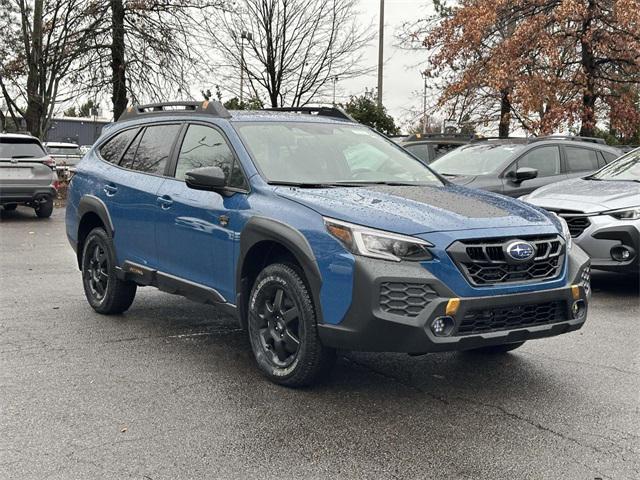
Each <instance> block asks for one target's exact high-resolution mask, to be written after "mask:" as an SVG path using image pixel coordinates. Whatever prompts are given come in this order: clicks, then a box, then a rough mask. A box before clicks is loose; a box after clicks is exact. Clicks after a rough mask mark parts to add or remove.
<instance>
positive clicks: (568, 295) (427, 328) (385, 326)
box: [318, 248, 590, 354]
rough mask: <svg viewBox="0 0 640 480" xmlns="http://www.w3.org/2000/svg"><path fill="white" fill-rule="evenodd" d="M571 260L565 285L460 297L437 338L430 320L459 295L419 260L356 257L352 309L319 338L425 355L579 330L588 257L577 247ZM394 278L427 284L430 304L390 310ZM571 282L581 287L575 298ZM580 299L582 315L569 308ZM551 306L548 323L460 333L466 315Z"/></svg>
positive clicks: (336, 344) (585, 300) (369, 348)
mask: <svg viewBox="0 0 640 480" xmlns="http://www.w3.org/2000/svg"><path fill="white" fill-rule="evenodd" d="M567 261H568V272H567V275H568V276H567V278H568V282H567V284H566V285H565V286H564V287H561V288H554V289H549V290H538V291H529V292H525V293H517V294H509V295H493V296H489V295H487V296H482V297H461V298H460V306H459V308H458V310H457V311H456V313H455V314H454V315H452V316H451V318H452V319H453V322H454V323H455V325H454V327H453V329H452V333H451V335H449V336H436V335H435V334H434V333H433V332H432V330H431V325H432V322H433V321H434V320H435V319H436V318H438V317H443V316H445V315H446V308H447V303H448V302H449V300H450V299H451V298H456V297H457V295H456V294H455V293H454V292H452V291H451V290H450V289H449V288H448V287H447V286H446V285H445V284H444V283H442V282H441V281H440V280H438V279H437V278H436V277H435V276H433V275H432V274H430V273H429V272H428V271H427V270H426V269H424V268H423V267H422V266H420V265H419V264H411V263H409V262H402V263H397V264H392V263H390V262H384V261H376V260H372V259H367V258H362V257H358V258H357V260H356V265H355V276H354V290H353V301H352V304H351V307H350V309H349V311H348V312H347V314H346V316H345V318H344V320H343V321H342V322H341V323H340V324H338V325H329V324H319V325H318V331H319V334H320V339H321V341H322V342H323V344H324V345H326V346H329V347H333V348H340V349H345V350H359V351H378V352H404V353H412V354H421V353H429V352H443V351H455V350H469V349H474V348H479V347H486V346H492V345H501V344H505V343H515V342H522V341H525V340H531V339H535V338H542V337H551V336H555V335H559V334H561V333H566V332H570V331H573V330H577V329H579V328H580V327H582V325H583V324H584V322H585V320H586V317H587V313H586V310H587V307H588V301H589V297H590V288H589V285H588V270H589V258H588V257H587V255H586V254H585V253H584V252H583V251H582V250H581V249H580V248H574V249H572V251H571V253H570V254H569V255H568V257H567ZM585 279H586V281H585ZM394 282H395V283H405V284H407V283H409V284H412V285H414V284H421V285H423V286H424V292H426V295H427V296H428V302H426V304H424V305H420V307H418V308H421V310H420V311H419V312H417V310H412V309H411V308H408V309H407V311H411V310H412V312H411V313H410V314H407V312H406V311H405V312H404V313H394V312H390V311H389V309H388V308H384V307H383V305H382V304H381V301H380V300H381V293H380V292H381V288H383V286H384V285H387V284H389V283H394ZM571 285H578V288H577V291H578V292H579V295H578V298H577V299H576V298H575V297H574V293H575V292H574V289H572V288H571ZM576 300H581V301H582V303H583V305H584V312H583V314H582V315H581V316H580V317H579V318H574V315H573V314H572V312H571V306H572V305H573V303H574V302H575V301H576ZM409 303H411V301H409ZM547 304H549V305H551V304H553V305H554V306H555V307H554V308H557V309H558V310H556V313H557V314H556V315H555V316H554V318H553V319H550V320H549V321H548V322H544V323H540V322H537V323H536V322H533V323H535V324H526V326H522V327H515V328H510V327H504V328H503V329H488V330H487V331H482V332H480V333H474V332H473V331H472V332H471V333H470V332H469V331H466V332H462V329H463V328H464V327H463V325H464V324H466V323H465V322H468V318H470V316H472V315H476V312H479V311H482V312H485V311H489V312H491V311H501V312H503V311H505V310H510V311H516V312H518V311H521V310H524V309H527V308H529V307H530V306H532V305H547ZM514 309H515V310H514ZM491 315H493V314H491Z"/></svg>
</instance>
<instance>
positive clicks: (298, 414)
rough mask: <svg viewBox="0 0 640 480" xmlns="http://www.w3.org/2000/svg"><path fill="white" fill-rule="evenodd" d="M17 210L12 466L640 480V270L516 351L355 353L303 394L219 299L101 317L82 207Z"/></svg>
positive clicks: (6, 444)
mask: <svg viewBox="0 0 640 480" xmlns="http://www.w3.org/2000/svg"><path fill="white" fill-rule="evenodd" d="M0 215H1V218H0V478H2V479H31V478H33V479H98V478H100V479H110V478H114V479H128V478H135V479H152V480H158V479H212V478H225V479H228V478H242V479H250V478H307V479H311V478H370V479H383V478H384V479H386V478H390V479H395V478H398V479H404V478H438V479H441V478H455V479H479V478H486V479H499V478H505V479H521V478H531V479H596V478H602V479H605V478H611V479H627V478H628V479H637V478H640V336H639V335H638V330H639V327H640V301H639V293H638V288H639V287H638V281H637V279H635V278H630V277H617V276H615V275H609V274H599V275H596V276H595V277H594V281H593V287H594V296H593V300H592V304H591V308H590V313H589V319H588V320H587V324H586V325H585V327H584V328H583V329H582V330H579V331H577V332H574V333H570V334H567V335H563V336H560V337H556V338H552V339H545V340H536V341H532V342H529V343H527V344H526V345H525V346H523V347H522V348H520V349H518V350H515V351H514V352H513V353H511V354H507V355H504V356H501V357H493V358H492V357H484V356H479V355H472V354H468V353H467V354H463V353H451V354H438V355H428V356H421V357H409V356H407V355H401V354H366V353H349V352H344V353H341V354H340V356H339V360H338V363H337V365H336V368H335V370H334V373H333V376H332V377H331V379H330V380H329V381H328V382H327V383H325V384H323V385H320V386H318V387H316V388H312V389H305V390H290V389H286V388H282V387H278V386H276V385H273V384H271V383H269V382H267V381H266V380H264V379H263V378H262V377H261V376H260V374H259V373H258V370H257V368H256V367H255V366H254V364H253V359H252V357H251V353H250V349H249V346H248V341H247V340H246V338H245V334H244V332H242V331H241V330H240V329H239V328H238V327H237V324H236V323H235V322H234V320H232V319H231V318H229V317H226V316H223V315H222V314H221V313H220V312H218V311H217V310H216V309H215V308H213V307H210V306H204V305H198V304H195V303H192V302H190V301H188V300H185V299H182V298H180V297H176V296H172V295H168V294H165V293H161V292H159V291H156V290H154V289H151V288H141V289H139V290H138V295H137V297H136V300H135V302H134V304H133V306H132V308H131V309H130V310H129V311H128V312H127V313H126V314H124V315H121V316H113V317H105V316H100V315H98V314H96V313H95V312H94V311H93V310H92V309H91V308H90V307H89V305H88V304H87V302H86V301H85V299H84V294H83V291H82V283H81V279H80V274H79V272H78V269H77V265H76V263H75V257H74V253H73V251H72V250H71V247H70V246H69V245H68V243H67V240H66V237H65V233H64V210H62V209H57V210H55V211H54V214H53V217H52V218H51V219H49V220H39V219H37V218H36V217H35V215H34V214H33V210H31V209H25V208H19V209H18V210H17V211H16V212H4V211H2V212H0Z"/></svg>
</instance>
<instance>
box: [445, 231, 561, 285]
mask: <svg viewBox="0 0 640 480" xmlns="http://www.w3.org/2000/svg"><path fill="white" fill-rule="evenodd" d="M516 240H524V241H527V242H529V243H530V244H531V245H532V246H533V248H534V250H535V254H534V256H533V258H532V259H531V260H529V261H526V262H519V261H516V260H514V259H511V258H508V257H507V255H506V254H505V252H506V247H507V246H508V245H509V244H510V243H512V242H514V241H516ZM448 252H449V255H450V256H451V258H452V259H453V260H454V262H455V263H456V265H457V266H458V268H459V269H460V270H461V271H462V273H464V275H465V276H466V277H467V279H468V280H469V282H470V283H471V284H472V285H475V286H488V285H495V284H500V283H517V282H520V283H526V282H534V281H541V280H549V279H552V278H556V277H557V276H558V275H559V274H560V272H561V271H562V265H563V262H564V241H563V240H562V237H560V236H558V235H553V236H546V237H529V238H527V237H522V238H518V239H516V238H508V239H504V238H498V239H483V240H465V241H458V242H455V243H454V244H453V245H451V247H449V249H448Z"/></svg>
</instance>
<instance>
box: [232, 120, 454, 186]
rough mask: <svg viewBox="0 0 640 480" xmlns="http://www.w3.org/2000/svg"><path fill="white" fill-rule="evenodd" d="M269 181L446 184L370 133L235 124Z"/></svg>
mask: <svg viewBox="0 0 640 480" xmlns="http://www.w3.org/2000/svg"><path fill="white" fill-rule="evenodd" d="M235 126H236V129H237V131H238V132H239V134H240V136H241V137H242V139H243V141H244V143H245V145H246V146H247V148H248V150H249V152H250V154H251V156H252V157H253V159H254V161H255V162H256V164H257V166H258V168H259V169H260V171H261V172H262V173H263V175H264V176H265V177H266V179H267V181H270V182H291V183H303V184H304V183H310V184H316V183H342V182H344V183H369V182H372V183H373V182H400V183H415V184H425V183H426V184H438V185H441V184H442V182H441V181H440V180H439V179H438V177H437V176H436V175H434V174H433V172H431V171H430V170H429V169H428V168H427V167H425V166H424V165H422V164H421V163H420V162H419V161H418V160H416V159H415V158H413V157H412V156H411V155H409V154H408V153H406V152H405V151H404V150H402V149H401V148H400V147H398V146H396V145H395V144H393V143H392V142H390V141H387V140H385V139H384V138H383V137H382V136H380V135H378V134H376V133H374V132H372V131H371V130H369V129H368V128H365V127H362V126H356V125H339V124H327V123H311V122H281V123H275V122H273V123H271V122H260V123H256V122H251V123H249V122H247V123H242V122H239V123H236V124H235Z"/></svg>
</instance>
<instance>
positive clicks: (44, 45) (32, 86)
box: [0, 0, 93, 137]
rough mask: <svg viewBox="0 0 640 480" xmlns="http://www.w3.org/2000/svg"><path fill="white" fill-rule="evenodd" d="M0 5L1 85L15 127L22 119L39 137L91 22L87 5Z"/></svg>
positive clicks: (47, 0)
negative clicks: (0, 33) (0, 32)
mask: <svg viewBox="0 0 640 480" xmlns="http://www.w3.org/2000/svg"><path fill="white" fill-rule="evenodd" d="M0 7H1V12H2V13H1V14H0V31H2V32H3V33H2V35H1V36H0V58H1V60H0V90H1V92H2V96H3V98H4V101H5V104H6V107H7V111H8V114H9V116H10V117H11V118H12V120H13V122H14V123H15V125H16V127H19V124H20V118H24V120H25V122H26V126H27V130H29V131H30V132H31V133H32V134H33V135H36V136H38V137H42V136H43V135H44V133H45V132H46V131H47V129H48V124H49V121H50V119H51V116H52V115H53V112H54V108H55V107H56V105H57V104H58V103H59V101H60V95H61V91H60V89H61V82H62V81H63V79H64V78H65V77H67V76H68V75H69V74H70V72H71V71H72V70H73V65H74V61H75V60H76V59H77V58H78V56H79V55H80V53H81V52H83V51H85V49H86V42H87V40H88V38H89V36H90V32H92V27H93V26H92V24H91V21H90V17H89V16H88V15H87V11H88V10H87V9H88V8H89V5H88V4H87V2H85V1H82V0H67V1H65V2H60V1H56V0H35V1H33V2H27V1H25V0H0ZM3 117H4V114H3ZM3 121H6V120H5V119H3Z"/></svg>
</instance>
